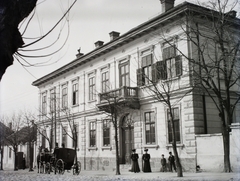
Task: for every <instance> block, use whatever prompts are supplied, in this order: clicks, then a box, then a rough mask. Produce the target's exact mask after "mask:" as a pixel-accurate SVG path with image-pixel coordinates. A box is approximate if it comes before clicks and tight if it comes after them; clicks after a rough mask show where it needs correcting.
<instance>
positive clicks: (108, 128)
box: [102, 119, 111, 147]
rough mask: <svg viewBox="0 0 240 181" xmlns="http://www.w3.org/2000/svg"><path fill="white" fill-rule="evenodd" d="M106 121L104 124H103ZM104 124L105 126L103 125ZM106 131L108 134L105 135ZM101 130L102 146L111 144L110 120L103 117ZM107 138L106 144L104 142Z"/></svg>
mask: <svg viewBox="0 0 240 181" xmlns="http://www.w3.org/2000/svg"><path fill="white" fill-rule="evenodd" d="M105 123H106V124H105ZM105 125H106V126H105ZM106 130H107V131H108V135H107V136H105V134H104V132H105V131H106ZM102 131H103V146H104V147H108V146H110V145H111V122H110V120H109V119H104V120H103V123H102ZM106 139H107V140H108V144H105V140H106Z"/></svg>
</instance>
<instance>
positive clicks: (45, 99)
mask: <svg viewBox="0 0 240 181" xmlns="http://www.w3.org/2000/svg"><path fill="white" fill-rule="evenodd" d="M42 114H47V95H43V96H42Z"/></svg>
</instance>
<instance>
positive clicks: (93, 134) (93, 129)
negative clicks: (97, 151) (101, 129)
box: [89, 121, 96, 147]
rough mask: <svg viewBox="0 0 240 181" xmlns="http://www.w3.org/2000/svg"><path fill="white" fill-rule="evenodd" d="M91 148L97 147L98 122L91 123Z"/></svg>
mask: <svg viewBox="0 0 240 181" xmlns="http://www.w3.org/2000/svg"><path fill="white" fill-rule="evenodd" d="M89 128H90V129H89V137H90V147H95V146H96V122H95V121H93V122H90V125H89Z"/></svg>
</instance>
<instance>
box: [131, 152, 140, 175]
mask: <svg viewBox="0 0 240 181" xmlns="http://www.w3.org/2000/svg"><path fill="white" fill-rule="evenodd" d="M132 152H133V153H132V155H131V159H132V169H131V171H132V172H134V173H138V172H140V168H139V165H138V158H139V157H138V154H137V153H136V149H133V150H132Z"/></svg>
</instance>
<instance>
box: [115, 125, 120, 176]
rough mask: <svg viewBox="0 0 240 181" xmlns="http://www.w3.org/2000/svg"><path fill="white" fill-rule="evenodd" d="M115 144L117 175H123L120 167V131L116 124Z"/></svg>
mask: <svg viewBox="0 0 240 181" xmlns="http://www.w3.org/2000/svg"><path fill="white" fill-rule="evenodd" d="M115 145H116V175H121V174H120V168H119V153H118V131H117V126H115Z"/></svg>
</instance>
